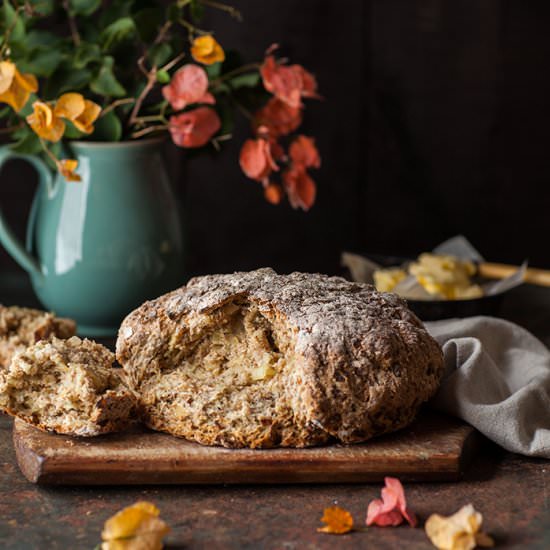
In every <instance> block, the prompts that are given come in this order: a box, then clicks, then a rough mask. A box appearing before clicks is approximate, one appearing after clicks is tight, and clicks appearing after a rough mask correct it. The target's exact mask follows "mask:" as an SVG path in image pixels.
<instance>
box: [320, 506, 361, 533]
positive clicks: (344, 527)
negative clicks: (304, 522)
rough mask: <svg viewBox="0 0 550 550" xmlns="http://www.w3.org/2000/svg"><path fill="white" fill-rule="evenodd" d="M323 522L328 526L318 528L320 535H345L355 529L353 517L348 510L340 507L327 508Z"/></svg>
mask: <svg viewBox="0 0 550 550" xmlns="http://www.w3.org/2000/svg"><path fill="white" fill-rule="evenodd" d="M321 521H322V522H323V523H325V524H326V525H325V526H324V527H318V528H317V531H318V532H319V533H330V534H333V535H343V534H344V533H349V532H350V531H351V530H352V529H353V517H352V516H351V514H350V513H349V512H348V511H347V510H344V509H343V508H340V507H339V506H331V507H330V508H325V510H324V513H323V517H322V518H321Z"/></svg>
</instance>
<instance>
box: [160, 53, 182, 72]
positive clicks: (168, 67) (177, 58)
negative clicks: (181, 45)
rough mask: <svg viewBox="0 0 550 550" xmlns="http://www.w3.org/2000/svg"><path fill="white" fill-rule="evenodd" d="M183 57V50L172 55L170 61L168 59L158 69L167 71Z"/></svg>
mask: <svg viewBox="0 0 550 550" xmlns="http://www.w3.org/2000/svg"><path fill="white" fill-rule="evenodd" d="M184 57H185V52H182V53H180V54H179V55H178V56H176V57H174V59H172V60H171V61H168V63H166V65H163V66H162V67H161V68H160V69H159V70H160V71H169V70H170V69H171V68H172V67H173V66H174V65H177V64H178V63H179V62H180V61H181V60H182V59H183V58H184Z"/></svg>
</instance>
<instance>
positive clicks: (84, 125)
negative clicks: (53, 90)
mask: <svg viewBox="0 0 550 550" xmlns="http://www.w3.org/2000/svg"><path fill="white" fill-rule="evenodd" d="M100 112H101V107H100V106H99V105H98V104H97V103H94V102H93V101H90V100H88V99H84V97H83V96H82V94H77V93H73V92H71V93H68V94H63V95H62V96H61V97H60V98H59V99H58V100H57V102H56V105H55V109H54V114H55V115H57V116H58V117H63V118H66V119H67V120H70V121H71V122H72V123H73V124H74V125H75V126H76V127H77V128H78V129H79V130H80V131H81V132H84V133H85V134H91V133H92V132H93V131H94V125H93V123H94V122H95V121H96V119H97V117H98V116H99V113H100Z"/></svg>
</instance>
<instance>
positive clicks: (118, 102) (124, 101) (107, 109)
mask: <svg viewBox="0 0 550 550" xmlns="http://www.w3.org/2000/svg"><path fill="white" fill-rule="evenodd" d="M135 101H136V98H135V97H124V98H122V99H115V101H113V102H112V103H111V104H110V105H107V107H105V109H103V110H102V111H101V114H100V115H99V118H101V117H103V116H105V115H106V114H107V113H110V112H111V111H112V110H113V109H116V108H117V107H120V106H121V105H128V103H135Z"/></svg>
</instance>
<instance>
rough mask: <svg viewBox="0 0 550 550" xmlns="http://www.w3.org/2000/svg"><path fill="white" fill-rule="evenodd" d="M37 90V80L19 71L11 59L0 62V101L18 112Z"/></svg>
mask: <svg viewBox="0 0 550 550" xmlns="http://www.w3.org/2000/svg"><path fill="white" fill-rule="evenodd" d="M37 90H38V81H37V80H36V77H35V76H34V75H32V74H22V73H20V72H19V71H18V70H17V68H16V66H15V65H14V64H13V63H12V62H11V61H2V62H0V102H1V103H7V104H8V105H10V106H11V107H13V109H14V110H15V111H17V112H19V111H20V110H21V109H22V108H23V107H24V106H25V104H26V103H27V101H28V100H29V97H30V95H31V93H32V92H36V91H37Z"/></svg>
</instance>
